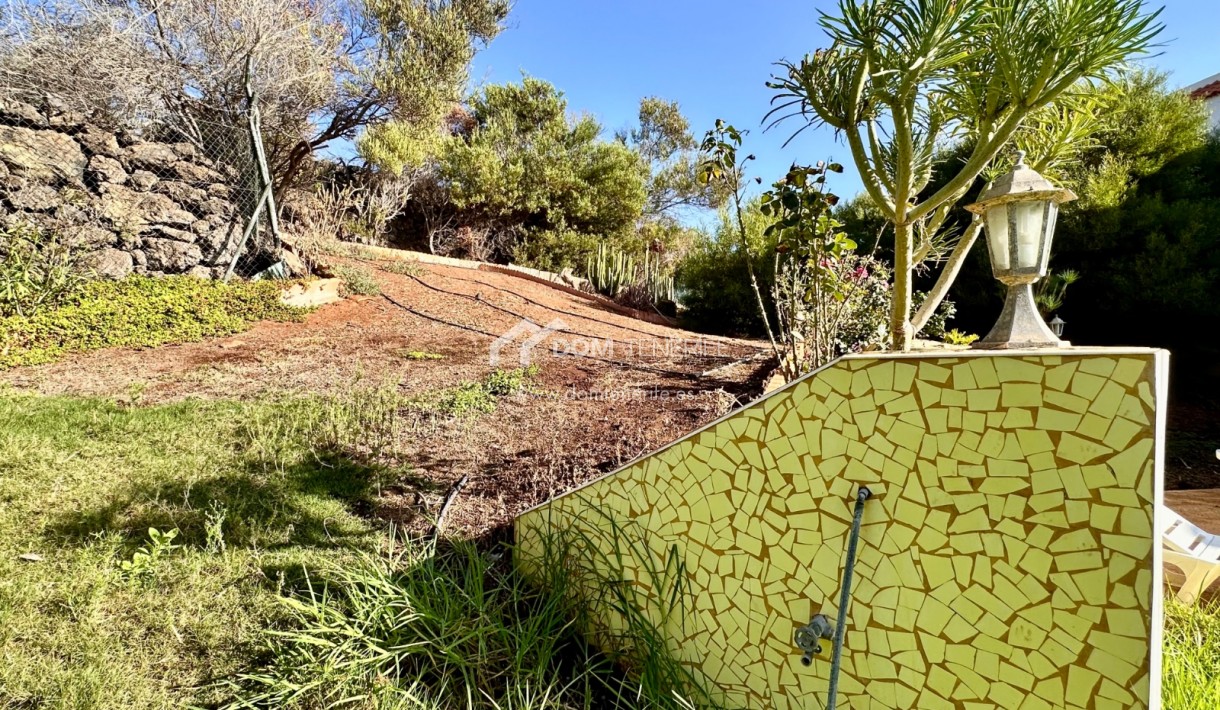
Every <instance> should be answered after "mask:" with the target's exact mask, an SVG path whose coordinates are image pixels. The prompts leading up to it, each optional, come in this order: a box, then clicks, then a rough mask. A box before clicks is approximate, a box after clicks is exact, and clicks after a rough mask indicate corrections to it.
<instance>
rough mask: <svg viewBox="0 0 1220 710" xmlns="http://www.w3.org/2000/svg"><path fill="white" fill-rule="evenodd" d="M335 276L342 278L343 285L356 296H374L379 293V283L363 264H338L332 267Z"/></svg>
mask: <svg viewBox="0 0 1220 710" xmlns="http://www.w3.org/2000/svg"><path fill="white" fill-rule="evenodd" d="M333 271H334V274H335V276H337V277H338V278H341V279H343V286H344V288H345V289H346V290H347V292H348V293H354V294H356V295H357V296H376V295H378V294H380V293H381V284H380V283H378V282H377V279H376V278H375V277H374V276H373V272H371V271H369V270H368V269H366V268H364V267H363V266H349V265H347V264H340V265H338V266H335V267H333Z"/></svg>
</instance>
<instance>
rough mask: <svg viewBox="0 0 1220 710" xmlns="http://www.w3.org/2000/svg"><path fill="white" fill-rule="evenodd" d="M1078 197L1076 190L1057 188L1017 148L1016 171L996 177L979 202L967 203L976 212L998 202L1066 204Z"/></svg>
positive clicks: (981, 211)
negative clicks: (1027, 161)
mask: <svg viewBox="0 0 1220 710" xmlns="http://www.w3.org/2000/svg"><path fill="white" fill-rule="evenodd" d="M1074 199H1076V193H1074V192H1072V191H1071V190H1068V189H1065V188H1062V187H1056V186H1055V184H1054V183H1052V182H1051V181H1050V180H1047V179H1046V178H1044V177H1042V175H1041V174H1040V173H1038V171H1037V170H1034V169H1033V168H1031V167H1029V166H1028V165H1026V164H1025V151H1023V150H1022V151H1017V164H1016V165H1014V166H1013V168H1012V170H1010V171H1008V172H1007V173H1004V174H1003V175H1001V176H1000V177H998V178H996V180H995V182H993V183H991V187H989V188H987V191H986V192H984V193H983V195H982V196H981V197H980V198H979V201H978V202H975V203H974V204H971V205H966V209H967V210H969V211H971V212H973V213H975V214H983V213H984V212H986V211H987V210H989V209H991V208H992V207H995V206H996V205H1003V204H1007V203H1009V202H1032V201H1035V200H1051V201H1053V202H1055V204H1063V203H1064V202H1071V201H1072V200H1074Z"/></svg>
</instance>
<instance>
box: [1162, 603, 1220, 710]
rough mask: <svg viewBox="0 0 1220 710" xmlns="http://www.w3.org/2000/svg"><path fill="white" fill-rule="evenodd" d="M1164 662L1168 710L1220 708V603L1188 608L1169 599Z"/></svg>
mask: <svg viewBox="0 0 1220 710" xmlns="http://www.w3.org/2000/svg"><path fill="white" fill-rule="evenodd" d="M1167 596H1169V595H1167ZM1162 659H1163V660H1162V664H1163V666H1162V667H1163V673H1164V675H1163V680H1162V685H1161V702H1162V704H1163V705H1164V706H1165V708H1166V709H1167V710H1214V709H1215V708H1220V604H1216V603H1211V604H1206V605H1202V606H1188V605H1186V604H1182V603H1181V602H1179V601H1177V599H1176V598H1173V597H1172V596H1169V598H1167V599H1166V600H1165V646H1164V653H1163V655H1162Z"/></svg>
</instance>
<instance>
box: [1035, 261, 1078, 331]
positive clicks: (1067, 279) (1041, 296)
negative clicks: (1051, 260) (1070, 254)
mask: <svg viewBox="0 0 1220 710" xmlns="http://www.w3.org/2000/svg"><path fill="white" fill-rule="evenodd" d="M1079 280H1080V272H1078V271H1075V270H1074V269H1063V270H1061V271H1052V272H1050V273H1049V274H1047V275H1046V278H1044V279H1042V280H1041V281H1039V282H1038V285H1037V286H1035V287H1034V302H1035V303H1037V304H1038V311H1039V312H1041V313H1042V317H1043V318H1048V319H1049V318H1050V317H1051V315H1053V314H1054V313H1055V311H1058V310H1059V309H1060V308H1063V299H1064V297H1065V296H1066V295H1067V290H1068V286H1071V285H1072V284H1074V283H1076V282H1077V281H1079Z"/></svg>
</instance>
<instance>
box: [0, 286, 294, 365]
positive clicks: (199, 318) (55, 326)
mask: <svg viewBox="0 0 1220 710" xmlns="http://www.w3.org/2000/svg"><path fill="white" fill-rule="evenodd" d="M307 312H308V311H306V310H304V309H300V308H292V307H290V306H285V305H284V304H282V303H281V302H280V285H278V284H276V283H273V282H269V281H255V282H234V283H229V284H225V283H221V282H217V281H206V280H203V279H196V278H192V277H189V276H169V277H164V278H151V277H147V276H131V277H128V278H126V279H124V280H122V281H93V282H90V283H88V284H85V285H84V286H83V287H81V288H80V289H79V290H77V291H75V292H73V293H72V294H71V295H69V296H67V297H66V298H65V300H64V301H63V302H62V303H60V305H59V306H57V307H55V308H50V309H43V310H40V311H38V312H36V313H34V314H33V315H29V316H20V315H13V316H8V317H5V318H0V368H8V367H16V366H19V365H37V364H41V363H46V362H52V361H54V360H57V359H59V358H61V357H63V356H65V355H67V354H70V353H76V352H84V351H88V350H97V349H99V348H107V347H118V346H127V347H152V346H157V345H165V344H167V343H183V342H192V341H198V340H203V339H205V338H211V337H217V336H222V335H229V334H232V333H237V332H240V331H243V330H246V329H247V328H249V327H250V325H251V324H253V323H255V322H257V321H260V320H280V321H292V320H301V319H302V318H303V317H304V315H305V314H306V313H307Z"/></svg>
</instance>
